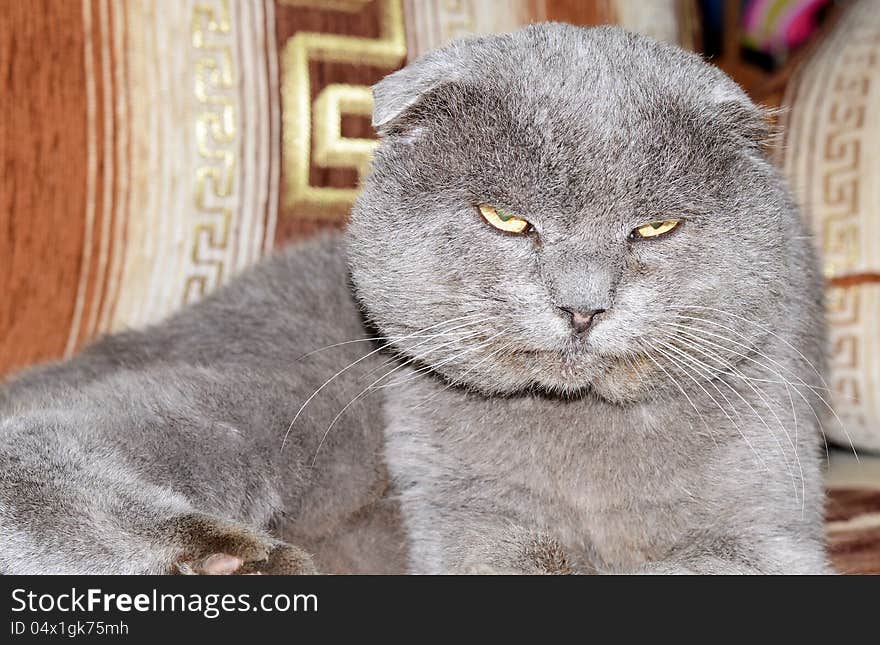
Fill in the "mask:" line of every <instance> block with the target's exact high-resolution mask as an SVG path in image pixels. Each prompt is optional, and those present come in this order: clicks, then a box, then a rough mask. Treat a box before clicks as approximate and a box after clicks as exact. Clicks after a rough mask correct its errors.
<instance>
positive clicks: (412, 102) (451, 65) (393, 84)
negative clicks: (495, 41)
mask: <svg viewBox="0 0 880 645" xmlns="http://www.w3.org/2000/svg"><path fill="white" fill-rule="evenodd" d="M460 60H461V58H460V56H459V55H458V49H457V48H456V47H454V46H453V47H447V48H444V49H440V50H436V51H433V52H430V53H429V54H426V55H425V56H422V57H421V58H419V59H418V60H416V61H413V62H412V63H410V64H409V65H407V66H406V67H404V68H403V69H400V70H398V71H396V72H394V73H393V74H389V75H388V76H386V77H385V78H383V79H382V80H381V81H379V82H378V83H376V84H375V85H374V86H373V127H374V128H375V129H376V131H377V132H378V133H379V135H387V134H389V133H390V132H391V131H392V130H406V129H407V128H406V117H407V116H408V115H409V114H410V113H411V112H412V111H413V109H414V108H415V107H416V106H418V105H419V103H420V102H421V100H422V99H423V98H424V97H425V96H426V95H428V94H429V93H431V92H432V91H434V90H436V89H437V88H439V87H440V86H442V85H445V84H446V83H450V82H453V81H455V80H457V79H458V77H459V76H460V74H461V71H462V70H461V66H460V64H459V63H460Z"/></svg>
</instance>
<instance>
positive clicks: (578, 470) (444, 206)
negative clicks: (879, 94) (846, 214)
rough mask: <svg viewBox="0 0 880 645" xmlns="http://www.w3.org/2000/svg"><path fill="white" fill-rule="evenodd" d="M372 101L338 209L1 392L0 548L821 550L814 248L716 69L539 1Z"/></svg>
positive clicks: (78, 561) (499, 568) (805, 566)
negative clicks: (178, 308)
mask: <svg viewBox="0 0 880 645" xmlns="http://www.w3.org/2000/svg"><path fill="white" fill-rule="evenodd" d="M374 97H375V112H374V117H373V121H374V126H375V127H376V128H377V130H378V131H379V133H380V135H381V144H380V146H379V148H378V150H377V152H376V155H375V159H374V162H373V166H372V172H371V174H370V176H369V178H368V179H367V180H366V182H365V185H364V186H363V191H362V193H361V196H360V198H359V200H358V202H357V204H356V206H355V208H354V209H353V212H352V215H351V221H350V225H349V227H348V230H347V232H346V233H345V234H344V235H326V236H324V237H321V238H318V239H316V240H313V241H310V242H308V243H305V244H301V245H299V246H296V247H294V248H292V249H289V250H288V251H287V252H286V253H284V254H282V255H279V256H278V257H276V258H274V259H271V260H269V261H267V262H265V263H263V264H262V265H260V266H258V267H256V268H254V269H253V270H251V271H249V272H246V273H245V274H244V275H242V276H240V277H239V278H237V279H236V280H234V281H233V282H232V283H231V284H230V285H229V286H227V287H225V288H223V289H221V290H220V291H219V292H217V293H215V294H214V295H212V296H210V297H208V298H206V299H205V300H204V301H202V302H201V303H199V304H197V305H195V306H193V307H190V308H188V309H186V310H184V311H182V312H181V313H179V314H177V315H175V316H173V317H172V318H170V319H168V320H167V321H165V322H164V323H162V324H159V325H157V326H154V327H152V328H149V329H147V330H145V331H130V332H125V333H121V334H117V335H113V336H109V337H106V338H104V339H103V340H101V341H99V342H98V343H96V344H94V345H93V346H91V347H89V348H87V349H86V350H85V351H84V352H83V353H82V354H81V355H80V356H78V357H76V358H74V359H73V360H71V361H68V362H63V363H58V364H54V365H49V366H44V367H40V368H37V369H34V370H31V371H29V372H26V373H24V374H22V375H20V376H19V377H17V378H15V379H13V380H11V381H10V382H8V383H7V384H6V385H5V387H4V388H3V389H2V390H0V419H2V420H0V539H2V541H0V571H2V572H5V573H43V572H59V573H163V572H181V573H254V572H262V573H310V572H313V571H328V572H336V571H351V572H394V571H409V572H418V573H441V572H452V573H661V572H663V573H687V572H699V573H821V572H826V571H829V568H828V564H827V560H826V556H825V553H824V546H823V531H822V502H823V495H822V486H821V476H820V457H821V453H820V445H821V441H820V435H819V433H820V429H821V426H820V423H821V419H822V418H823V416H824V415H823V410H824V409H825V408H826V406H825V403H824V401H825V390H824V389H823V388H824V386H823V380H822V377H821V373H822V372H823V370H824V359H823V351H822V348H823V345H824V322H823V307H822V284H821V277H820V275H819V272H818V270H817V262H816V258H815V257H814V253H813V250H812V248H811V243H810V238H809V236H808V234H807V232H806V231H805V229H804V226H803V224H802V222H801V219H800V218H799V215H798V211H797V209H796V207H795V206H794V205H793V203H792V200H791V198H790V196H789V193H788V191H787V189H786V186H785V183H784V181H783V180H782V179H781V178H780V176H779V174H778V173H777V171H776V170H775V169H774V168H773V167H772V165H771V164H770V163H769V162H768V160H767V159H766V158H765V155H764V153H763V152H762V143H763V142H764V140H765V138H766V137H767V135H768V134H769V132H768V128H767V126H766V121H765V115H764V114H763V113H762V111H761V110H760V109H759V108H757V107H756V106H755V105H754V104H753V103H752V102H751V101H750V100H749V99H748V98H747V97H746V95H745V94H744V93H743V92H742V91H741V89H740V88H739V87H738V86H737V85H736V84H735V83H734V82H732V81H731V80H730V79H729V78H727V77H726V76H725V75H724V74H723V73H722V72H720V71H719V70H717V69H716V68H714V67H712V66H710V65H707V64H705V63H704V62H702V61H701V60H700V59H699V57H697V56H695V55H693V54H690V53H686V52H683V51H681V50H679V49H676V48H674V47H671V46H667V45H663V44H659V43H657V42H654V41H652V40H650V39H648V38H645V37H642V36H638V35H634V34H631V33H627V32H625V31H622V30H619V29H615V28H595V29H580V28H575V27H571V26H566V25H560V24H542V25H534V26H530V27H527V28H525V29H522V30H520V31H518V32H515V33H512V34H505V35H497V36H488V37H481V38H473V39H466V40H461V41H457V42H455V43H453V44H451V45H449V46H448V47H446V48H444V49H441V50H438V51H435V52H433V53H431V54H428V55H427V56H425V57H423V58H422V59H420V60H418V61H416V62H415V63H413V64H411V65H410V66H408V67H406V68H404V69H402V70H401V71H399V72H396V73H394V74H391V75H390V76H388V77H387V78H385V79H384V80H382V81H381V82H380V83H378V84H377V85H376V86H375V88H374Z"/></svg>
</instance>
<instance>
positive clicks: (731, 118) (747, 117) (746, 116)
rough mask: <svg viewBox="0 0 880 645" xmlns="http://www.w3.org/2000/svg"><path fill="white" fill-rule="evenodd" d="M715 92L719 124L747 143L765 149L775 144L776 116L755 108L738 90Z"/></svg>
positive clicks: (726, 85) (744, 94) (713, 96)
mask: <svg viewBox="0 0 880 645" xmlns="http://www.w3.org/2000/svg"><path fill="white" fill-rule="evenodd" d="M730 85H732V83H726V84H725V86H724V87H718V88H716V89H715V90H714V91H713V93H712V98H713V99H714V106H713V107H714V111H715V113H716V115H717V118H718V120H719V121H720V122H721V123H722V124H723V126H724V127H726V128H727V129H728V130H730V131H731V132H732V133H733V134H735V135H737V136H739V137H741V139H742V140H744V141H745V142H746V143H748V144H750V145H753V146H755V147H756V148H763V147H765V146H768V145H769V144H771V143H772V140H773V137H774V136H775V134H776V129H775V128H774V126H773V122H774V117H775V116H776V113H775V112H774V111H773V110H771V109H769V108H765V107H763V106H760V105H756V104H755V103H753V102H752V100H751V99H750V98H749V97H748V96H747V95H746V93H745V92H743V91H742V90H741V89H740V88H739V87H738V86H734V87H730Z"/></svg>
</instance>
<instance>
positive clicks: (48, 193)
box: [0, 0, 87, 374]
mask: <svg viewBox="0 0 880 645" xmlns="http://www.w3.org/2000/svg"><path fill="white" fill-rule="evenodd" d="M83 31H84V26H83V21H82V9H81V7H80V5H79V3H76V2H53V1H52V0H43V1H42V2H11V3H6V4H5V5H4V7H3V10H2V11H0V70H2V75H0V79H2V80H0V115H2V117H0V162H2V169H3V170H2V173H3V178H2V185H0V374H3V373H4V372H8V371H10V370H14V369H17V368H21V367H24V366H25V365H28V364H31V363H33V362H36V361H41V360H45V359H49V358H54V357H56V356H60V355H61V354H62V353H63V352H64V349H65V345H66V343H67V326H68V325H69V323H70V320H71V318H72V317H73V308H74V302H75V300H76V290H77V284H78V281H77V276H78V274H79V269H80V264H81V261H80V256H81V253H82V241H83V229H84V227H83V220H84V218H85V193H86V138H85V130H86V124H85V121H86V109H87V108H86V103H87V96H86V92H85V81H84V70H83V64H82V60H83Z"/></svg>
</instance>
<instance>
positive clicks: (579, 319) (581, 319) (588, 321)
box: [559, 307, 605, 334]
mask: <svg viewBox="0 0 880 645" xmlns="http://www.w3.org/2000/svg"><path fill="white" fill-rule="evenodd" d="M559 309H560V310H561V311H562V312H563V313H565V314H566V315H567V316H568V319H569V322H570V323H571V328H572V329H573V330H574V333H576V334H585V333H586V332H587V331H588V330H589V329H590V326H591V325H592V324H593V320H594V319H595V317H596V316H598V315H599V314H601V313H602V312H603V311H605V310H604V309H573V308H572V307H559Z"/></svg>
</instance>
